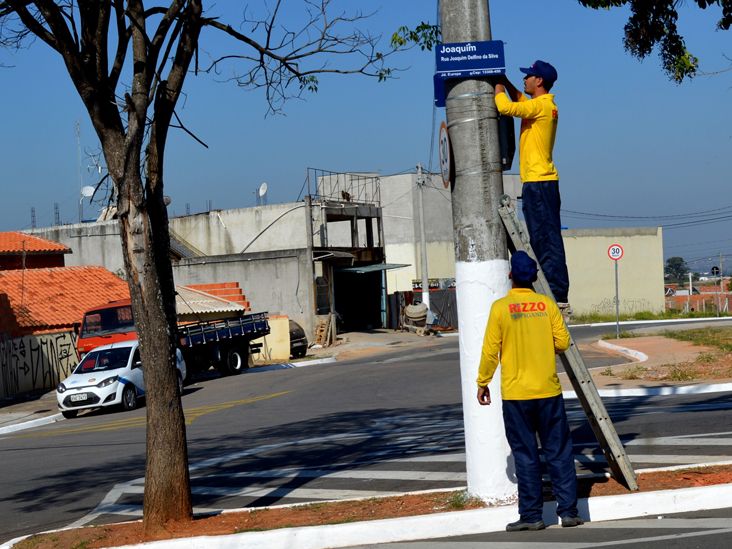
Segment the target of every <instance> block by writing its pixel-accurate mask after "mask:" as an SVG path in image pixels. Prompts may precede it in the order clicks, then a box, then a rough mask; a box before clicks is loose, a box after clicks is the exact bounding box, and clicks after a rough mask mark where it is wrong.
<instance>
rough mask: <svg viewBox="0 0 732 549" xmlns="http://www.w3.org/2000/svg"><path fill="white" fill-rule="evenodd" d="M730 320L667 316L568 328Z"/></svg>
mask: <svg viewBox="0 0 732 549" xmlns="http://www.w3.org/2000/svg"><path fill="white" fill-rule="evenodd" d="M725 320H726V321H732V317H729V316H722V317H719V316H710V317H706V318H667V319H661V320H621V321H620V322H619V323H618V322H612V321H611V322H594V323H586V324H570V325H569V326H568V328H588V327H595V328H602V327H604V326H615V325H617V324H620V326H627V325H629V324H633V325H636V324H685V323H687V322H723V321H725Z"/></svg>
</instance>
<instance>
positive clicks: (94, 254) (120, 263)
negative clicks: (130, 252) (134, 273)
mask: <svg viewBox="0 0 732 549" xmlns="http://www.w3.org/2000/svg"><path fill="white" fill-rule="evenodd" d="M26 232H28V233H30V234H34V235H36V236H40V237H41V238H46V239H48V240H53V241H54V242H60V243H61V244H65V245H66V246H68V247H69V248H71V250H72V253H70V254H66V256H65V262H66V266H67V267H73V266H79V265H101V266H102V267H105V268H106V269H108V270H110V271H112V272H113V273H115V274H120V273H123V272H124V259H123V257H122V241H121V240H120V235H119V224H118V223H117V221H116V220H113V221H102V222H99V223H77V224H74V225H61V226H57V227H45V228H40V229H32V230H30V231H26Z"/></svg>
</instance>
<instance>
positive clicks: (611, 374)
mask: <svg viewBox="0 0 732 549" xmlns="http://www.w3.org/2000/svg"><path fill="white" fill-rule="evenodd" d="M600 375H601V376H607V377H614V376H615V372H613V369H612V368H611V367H610V366H608V367H607V368H605V369H604V370H603V371H602V372H600Z"/></svg>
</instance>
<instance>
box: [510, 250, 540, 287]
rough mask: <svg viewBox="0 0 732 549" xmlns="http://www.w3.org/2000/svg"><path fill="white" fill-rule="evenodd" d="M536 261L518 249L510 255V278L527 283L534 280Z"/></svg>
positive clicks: (520, 282)
mask: <svg viewBox="0 0 732 549" xmlns="http://www.w3.org/2000/svg"><path fill="white" fill-rule="evenodd" d="M536 273H537V267H536V261H534V260H533V259H531V258H530V257H529V254H527V253H526V252H524V251H522V250H519V251H517V252H516V253H515V254H513V255H512V256H511V278H512V279H513V280H514V281H515V282H518V283H519V284H528V283H530V282H534V281H535V280H536Z"/></svg>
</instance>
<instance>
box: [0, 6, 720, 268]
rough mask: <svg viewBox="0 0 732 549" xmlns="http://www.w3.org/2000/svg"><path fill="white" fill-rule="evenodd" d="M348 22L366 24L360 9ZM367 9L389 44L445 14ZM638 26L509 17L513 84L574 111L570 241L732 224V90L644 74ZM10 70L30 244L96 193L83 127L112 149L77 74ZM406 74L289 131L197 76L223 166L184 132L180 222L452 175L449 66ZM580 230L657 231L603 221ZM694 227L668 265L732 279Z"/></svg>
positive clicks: (11, 191) (706, 22)
mask: <svg viewBox="0 0 732 549" xmlns="http://www.w3.org/2000/svg"><path fill="white" fill-rule="evenodd" d="M234 4H235V3H234V2H233V1H231V2H226V3H222V2H219V3H218V4H217V5H216V6H215V7H214V8H213V9H214V10H217V13H221V12H228V11H229V10H230V9H231V10H232V15H231V17H235V16H234V15H233V14H234V13H236V10H233V9H232V7H233V6H234ZM236 4H237V5H238V4H239V3H236ZM251 4H252V5H255V4H256V2H254V3H251ZM337 4H339V5H340V6H342V7H343V8H345V9H350V6H351V5H352V4H353V3H352V2H347V1H346V0H339V1H338V2H337ZM686 4H687V5H686V6H684V7H682V8H681V18H680V21H679V28H680V31H681V32H682V34H683V35H684V36H685V38H686V40H687V45H688V46H689V48H690V49H691V51H692V52H693V53H695V54H696V55H697V56H698V57H699V58H700V60H701V67H702V69H703V70H705V71H709V72H713V71H719V70H721V69H724V68H726V67H728V66H729V65H730V62H729V61H728V60H727V59H725V57H724V56H725V55H727V56H731V57H732V45H731V44H732V42H731V41H730V39H731V38H732V34H730V33H729V32H718V31H716V30H715V22H716V20H717V19H718V17H719V12H718V9H717V8H711V9H708V10H706V11H702V10H699V9H697V8H695V7H693V6H691V5H690V4H693V3H690V2H689V3H686ZM221 6H224V7H221ZM358 6H359V7H360V8H361V9H363V10H364V11H371V10H372V9H373V10H379V11H378V13H377V14H376V15H375V16H374V17H373V18H372V19H371V20H370V21H369V22H368V23H367V26H368V28H369V29H370V30H371V31H372V32H374V33H381V34H383V35H384V36H385V38H388V36H389V35H390V34H391V33H392V32H393V31H394V30H395V29H396V28H397V27H399V26H400V25H404V24H406V25H413V24H415V23H417V22H419V21H422V20H424V21H430V22H435V18H436V10H437V7H436V2H435V1H430V0H394V1H392V2H384V1H383V0H361V1H360V2H358ZM221 14H222V15H227V14H226V13H221ZM626 19H627V12H626V11H625V10H622V9H616V10H611V11H594V10H589V9H587V8H582V7H581V6H579V4H578V3H576V2H574V1H571V0H570V1H561V2H551V3H549V2H546V1H539V0H511V1H510V2H508V1H497V0H494V1H493V2H491V22H492V29H493V38H494V39H497V40H503V41H504V42H505V51H506V61H507V64H508V66H509V70H508V76H509V78H511V79H512V80H513V81H514V82H516V83H518V82H519V81H520V78H521V74H520V73H519V71H518V67H519V66H526V65H527V64H530V63H531V62H533V61H534V60H535V59H537V58H541V59H545V60H547V61H550V62H552V63H553V64H554V65H555V66H556V67H557V69H558V72H559V80H558V82H557V84H556V86H555V88H554V90H553V91H554V93H555V94H556V101H557V103H558V105H559V109H560V126H559V134H558V137H557V145H556V149H555V160H556V163H557V165H558V168H559V171H560V179H561V189H562V199H563V208H564V210H565V212H564V213H563V223H564V224H565V225H567V226H569V227H572V228H574V227H601V226H639V225H657V224H671V223H677V222H679V221H683V220H684V218H683V217H682V218H679V219H676V220H668V219H667V220H664V221H662V222H660V221H658V220H654V219H642V218H641V217H643V216H646V217H648V216H650V217H653V216H663V215H683V214H689V213H693V212H698V211H706V210H712V209H717V208H724V207H727V206H729V209H727V210H721V211H720V216H724V215H729V212H731V211H732V195H730V193H729V191H728V183H729V179H730V175H729V166H730V156H731V154H730V153H731V152H732V151H731V150H730V149H731V148H732V147H731V146H732V123H731V122H732V108H730V104H732V102H731V100H732V72H730V73H722V74H719V75H717V76H713V77H704V76H700V77H698V78H696V79H695V80H693V81H691V82H685V83H684V84H682V85H676V84H674V83H672V82H670V81H669V80H668V78H667V77H666V75H665V74H664V73H663V72H662V70H661V68H660V63H659V60H658V58H657V57H656V56H655V54H654V55H653V56H651V57H650V58H648V59H647V60H645V61H644V62H642V63H641V62H639V61H637V60H636V59H634V58H631V57H630V56H629V55H628V54H627V53H626V52H625V51H624V49H623V46H622V38H623V26H624V24H625V21H626ZM234 20H236V19H235V18H234V19H232V21H234ZM201 47H202V52H203V51H208V50H213V49H216V48H222V47H225V44H222V43H221V42H220V40H219V39H218V38H216V37H212V36H209V35H204V36H203V38H202V42H201ZM0 63H2V64H5V65H12V68H9V69H0V86H1V87H2V90H3V101H2V102H0V117H1V119H2V121H3V124H2V129H1V130H0V146H1V147H2V150H3V153H4V154H3V162H2V165H3V169H2V171H1V172H0V185H2V189H3V191H4V192H3V199H2V201H0V230H14V229H23V228H28V227H29V226H30V220H31V215H30V211H31V208H32V207H34V208H35V210H36V218H37V220H36V223H37V225H38V226H45V225H50V224H51V223H52V221H53V215H54V214H53V207H54V203H58V204H59V208H60V214H61V219H62V221H64V222H74V221H76V219H77V215H78V198H79V186H80V185H79V176H78V161H77V145H76V136H75V125H76V122H77V121H79V122H80V125H81V143H82V148H83V149H84V150H88V151H92V150H95V149H97V148H98V144H97V141H96V138H95V136H94V133H93V131H92V129H91V126H90V124H89V122H88V120H87V115H86V113H85V111H84V109H83V107H82V104H81V101H80V100H79V98H78V96H77V95H76V92H75V90H74V89H73V87H72V86H71V83H70V81H69V78H68V76H67V74H66V73H65V70H64V68H63V66H62V64H61V62H60V58H59V57H58V56H57V55H55V54H54V53H53V52H51V51H50V50H49V49H48V48H47V47H46V46H45V45H44V44H42V43H40V42H37V43H35V44H34V45H33V46H32V47H31V48H30V49H28V50H23V51H20V52H17V53H12V52H8V51H0ZM397 64H398V65H400V66H402V67H408V68H409V70H407V71H406V72H402V73H400V74H399V75H398V79H396V80H392V81H389V82H386V83H378V82H376V81H374V80H369V79H366V78H363V77H356V76H351V77H324V78H322V79H321V84H320V91H319V92H318V93H317V94H313V95H309V96H308V97H307V100H306V101H292V102H290V103H288V104H287V105H286V108H285V115H283V116H269V117H265V114H266V104H265V102H264V98H263V94H262V93H261V92H260V91H245V90H242V89H240V88H237V87H235V86H234V85H232V84H227V83H221V82H216V81H215V80H214V79H212V78H211V77H210V76H206V75H202V76H198V77H195V76H193V75H191V76H190V77H189V79H188V82H187V86H186V93H187V95H186V97H185V99H184V102H183V103H182V104H181V105H180V108H179V114H180V115H181V116H182V118H183V120H184V122H185V124H186V125H187V126H188V127H189V128H190V129H191V130H193V131H194V132H195V133H196V134H197V135H198V136H199V137H200V138H201V139H203V140H204V141H205V142H206V143H207V144H208V145H209V147H210V148H208V149H205V148H203V147H201V146H200V145H199V144H197V143H196V142H195V141H193V140H192V139H190V138H189V137H187V136H186V135H184V134H182V133H181V132H179V131H177V132H176V131H173V133H172V134H171V138H170V140H169V144H168V149H167V165H166V189H167V194H169V195H170V196H171V197H172V198H173V203H172V205H171V209H172V212H173V213H174V214H183V213H185V208H186V204H189V205H190V209H191V211H192V212H196V211H202V210H204V209H205V207H206V204H207V201H209V200H210V201H211V202H212V204H213V207H214V208H232V207H245V206H251V205H254V203H255V196H254V191H255V189H256V188H257V186H258V185H259V184H260V183H261V182H263V181H266V182H267V183H268V185H269V189H270V194H269V201H270V202H284V201H294V200H296V199H297V197H298V195H299V192H300V189H301V187H302V185H303V182H304V180H305V172H306V168H308V167H315V168H321V169H327V170H333V171H346V170H360V171H378V172H380V173H382V174H389V173H398V172H404V171H410V170H413V169H414V166H415V165H416V164H417V163H418V162H421V163H422V164H423V165H425V166H428V165H430V161H432V166H433V167H435V169H436V166H437V159H436V153H434V154H432V153H431V151H430V142H431V137H432V132H433V125H432V118H433V101H432V74H433V71H434V60H433V54H432V53H426V52H421V51H419V50H413V51H410V52H407V53H406V54H404V55H402V56H401V57H400V58H399V60H398V61H397ZM443 118H444V110H438V111H437V121H438V123H437V126H438V127H439V121H440V120H441V119H443ZM82 164H83V170H82V171H83V179H84V181H83V183H84V184H85V185H86V184H94V183H95V174H93V173H92V172H90V171H89V170H87V168H86V166H87V165H88V164H89V160H88V159H87V158H83V159H82ZM88 209H89V208H88V207H87V210H88ZM572 212H589V213H593V214H604V215H622V216H638V217H639V219H626V220H612V219H611V220H607V219H603V218H602V217H598V216H592V218H591V219H586V218H582V217H587V216H579V215H577V214H574V213H572ZM86 215H87V216H91V215H93V212H89V211H87V212H86ZM690 219H691V220H692V221H693V222H694V223H693V224H692V225H689V226H685V227H677V228H672V227H667V228H666V229H665V231H664V247H665V253H666V256H671V255H680V256H682V257H684V258H686V259H687V260H696V259H699V262H698V263H695V264H693V265H692V266H693V267H698V268H703V267H704V266H705V265H709V264H716V262H717V261H712V262H710V261H709V260H708V259H707V258H709V257H713V256H718V254H719V253H723V254H728V257H727V258H725V261H727V262H729V264H730V265H732V234H730V230H729V229H730V226H731V225H732V219H727V220H722V221H720V222H717V223H713V224H699V223H698V219H697V220H694V219H693V218H690ZM725 270H727V269H725Z"/></svg>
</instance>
